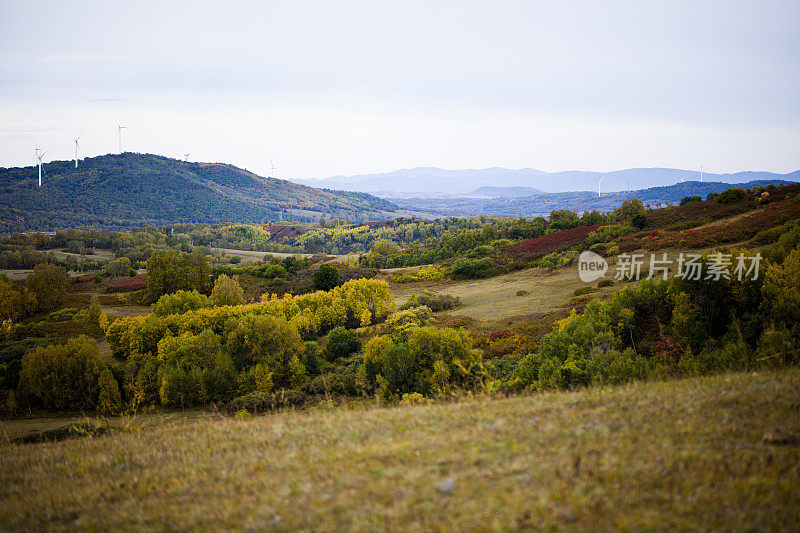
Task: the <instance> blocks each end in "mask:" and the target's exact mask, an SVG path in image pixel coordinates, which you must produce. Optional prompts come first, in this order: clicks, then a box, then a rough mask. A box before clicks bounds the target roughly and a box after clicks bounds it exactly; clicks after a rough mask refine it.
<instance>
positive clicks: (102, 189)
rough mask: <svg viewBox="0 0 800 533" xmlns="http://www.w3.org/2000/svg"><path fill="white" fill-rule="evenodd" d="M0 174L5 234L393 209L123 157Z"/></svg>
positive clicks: (235, 173)
mask: <svg viewBox="0 0 800 533" xmlns="http://www.w3.org/2000/svg"><path fill="white" fill-rule="evenodd" d="M43 169H44V174H43V180H42V187H41V188H39V187H37V180H38V169H37V167H35V166H31V167H22V168H0V221H2V222H0V231H2V232H9V231H28V230H42V231H46V230H51V229H57V228H64V227H73V228H80V227H104V228H110V229H115V228H125V227H130V226H136V225H140V224H169V223H173V222H208V223H213V222H266V221H276V220H279V219H280V218H281V217H284V218H285V219H292V220H303V219H313V220H318V219H319V217H320V216H321V215H322V214H326V215H327V216H328V217H335V218H344V219H349V220H368V219H385V218H387V215H388V213H387V212H390V211H394V210H395V209H396V206H395V205H394V204H392V203H390V202H388V201H386V200H382V199H380V198H376V197H374V196H371V195H369V194H364V193H355V192H340V191H329V190H324V191H323V190H320V189H315V188H313V187H308V186H305V185H299V184H296V183H291V182H288V181H285V180H279V179H274V178H264V177H261V176H257V175H256V174H253V173H252V172H248V171H246V170H243V169H240V168H237V167H235V166H232V165H226V164H220V163H190V162H184V161H179V160H177V159H170V158H167V157H162V156H157V155H150V154H137V153H124V154H119V155H116V154H115V155H104V156H99V157H93V158H87V159H84V160H82V161H80V162H79V167H78V168H77V169H76V168H75V163H74V161H52V162H48V163H45V164H44V167H43Z"/></svg>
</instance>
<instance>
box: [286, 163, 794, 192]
mask: <svg viewBox="0 0 800 533" xmlns="http://www.w3.org/2000/svg"><path fill="white" fill-rule="evenodd" d="M601 178H602V185H601V190H602V191H604V192H619V191H630V190H641V189H649V188H651V187H664V186H669V185H673V184H676V183H680V182H681V181H700V172H699V170H682V169H675V168H630V169H625V170H616V171H612V172H605V173H604V172H591V171H579V170H570V171H564V172H544V171H541V170H536V169H532V168H523V169H518V170H511V169H506V168H498V167H495V168H485V169H467V170H443V169H440V168H434V167H416V168H412V169H403V170H396V171H394V172H387V173H382V174H361V175H356V176H333V177H330V178H323V179H296V180H292V181H294V182H295V183H302V184H304V185H309V186H311V187H324V188H327V189H335V190H343V191H360V192H367V193H370V194H374V195H376V196H381V197H385V198H416V197H430V196H431V195H437V196H467V197H469V196H475V197H480V196H484V195H485V192H486V191H479V189H481V188H482V187H521V188H530V189H537V190H538V191H542V192H549V193H555V192H574V191H597V185H598V182H599V181H600V179H601ZM776 179H777V180H786V181H797V180H798V179H800V170H798V171H794V172H791V173H788V174H777V173H774V172H761V171H756V172H753V171H746V172H736V173H730V174H718V173H713V172H704V173H703V181H707V182H722V183H746V182H749V181H755V180H776ZM536 192H537V191H534V192H532V193H531V191H526V190H525V189H521V190H519V191H516V192H513V191H495V194H497V197H503V196H511V195H514V196H529V195H530V194H536Z"/></svg>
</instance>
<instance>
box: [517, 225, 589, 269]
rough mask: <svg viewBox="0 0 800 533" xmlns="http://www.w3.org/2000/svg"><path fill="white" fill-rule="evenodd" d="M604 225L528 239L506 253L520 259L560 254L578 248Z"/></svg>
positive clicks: (581, 227)
mask: <svg viewBox="0 0 800 533" xmlns="http://www.w3.org/2000/svg"><path fill="white" fill-rule="evenodd" d="M602 225H603V224H595V225H594V226H578V227H577V228H571V229H566V230H564V231H559V232H556V233H549V234H547V235H542V236H541V237H536V238H535V239H527V240H524V241H521V242H518V243H517V244H514V245H512V246H509V247H508V248H506V249H505V251H506V252H507V253H509V254H511V255H514V256H515V257H517V258H519V259H525V260H530V259H538V258H539V257H543V256H545V255H547V254H549V253H552V252H559V251H561V250H564V249H566V248H572V247H573V246H577V245H578V244H581V243H582V242H583V241H585V240H586V237H588V236H589V234H590V233H591V232H593V231H594V230H596V229H597V228H599V227H600V226H602Z"/></svg>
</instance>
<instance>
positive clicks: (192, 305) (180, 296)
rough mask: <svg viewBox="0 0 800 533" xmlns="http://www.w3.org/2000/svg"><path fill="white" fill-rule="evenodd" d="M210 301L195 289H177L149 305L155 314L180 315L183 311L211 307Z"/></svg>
mask: <svg viewBox="0 0 800 533" xmlns="http://www.w3.org/2000/svg"><path fill="white" fill-rule="evenodd" d="M211 306H212V302H211V300H210V299H209V297H208V296H206V295H205V294H200V293H199V292H197V291H196V290H191V291H177V292H174V293H172V294H165V295H164V296H162V297H160V298H159V299H158V301H157V302H156V303H154V304H153V305H152V306H151V310H152V312H153V314H154V315H156V316H167V315H182V314H183V313H186V312H189V311H194V310H195V309H203V308H206V307H211Z"/></svg>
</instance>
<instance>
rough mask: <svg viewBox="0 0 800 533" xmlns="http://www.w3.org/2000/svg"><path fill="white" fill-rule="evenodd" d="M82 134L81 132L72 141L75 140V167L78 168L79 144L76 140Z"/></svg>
mask: <svg viewBox="0 0 800 533" xmlns="http://www.w3.org/2000/svg"><path fill="white" fill-rule="evenodd" d="M82 135H83V133H81V134H80V135H78V138H77V139H75V140H74V142H75V168H78V148H80V145H79V144H78V140H79V139H80V138H81V136H82Z"/></svg>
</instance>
